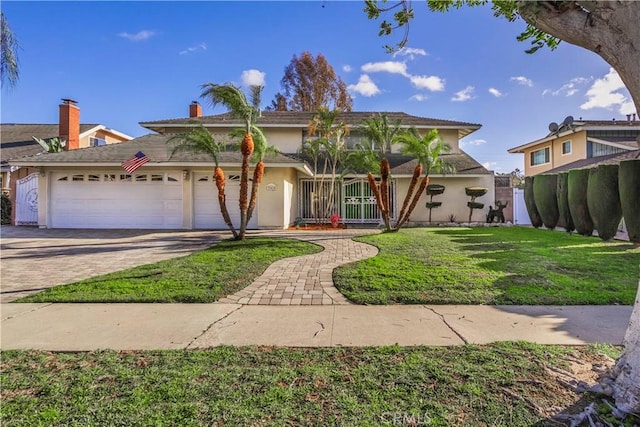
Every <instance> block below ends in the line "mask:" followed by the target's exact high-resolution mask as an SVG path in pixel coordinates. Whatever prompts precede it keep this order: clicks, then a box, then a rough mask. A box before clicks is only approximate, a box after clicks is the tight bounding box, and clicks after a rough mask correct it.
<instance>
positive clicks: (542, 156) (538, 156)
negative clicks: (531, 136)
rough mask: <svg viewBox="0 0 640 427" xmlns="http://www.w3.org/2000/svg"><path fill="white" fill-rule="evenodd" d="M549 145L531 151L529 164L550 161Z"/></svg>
mask: <svg viewBox="0 0 640 427" xmlns="http://www.w3.org/2000/svg"><path fill="white" fill-rule="evenodd" d="M549 151H550V150H549V147H545V148H542V149H540V150H536V151H532V152H531V166H537V165H543V164H545V163H549V162H550V161H551V158H550V155H549Z"/></svg>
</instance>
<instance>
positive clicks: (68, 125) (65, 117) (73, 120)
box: [58, 98, 80, 150]
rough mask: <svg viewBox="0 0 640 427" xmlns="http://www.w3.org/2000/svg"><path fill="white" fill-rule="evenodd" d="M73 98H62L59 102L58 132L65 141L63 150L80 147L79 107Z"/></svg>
mask: <svg viewBox="0 0 640 427" xmlns="http://www.w3.org/2000/svg"><path fill="white" fill-rule="evenodd" d="M76 104H77V102H76V101H74V100H73V99H69V98H63V99H62V104H60V122H59V124H58V134H59V136H60V139H64V140H65V141H67V145H66V146H65V150H75V149H78V148H80V109H79V108H78V107H77V106H76Z"/></svg>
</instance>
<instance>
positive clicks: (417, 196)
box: [395, 175, 429, 231]
mask: <svg viewBox="0 0 640 427" xmlns="http://www.w3.org/2000/svg"><path fill="white" fill-rule="evenodd" d="M427 185H429V176H428V175H427V176H425V177H424V178H422V181H421V182H420V187H418V191H417V192H416V194H415V195H414V196H413V200H412V201H411V205H409V209H407V213H405V215H404V217H403V218H400V219H399V220H398V222H397V223H396V228H395V231H398V230H399V229H400V227H402V226H403V225H404V223H405V222H407V220H408V219H409V217H410V216H411V213H412V212H413V210H414V209H415V208H416V205H417V204H418V200H420V196H422V193H424V191H425V189H426V188H427Z"/></svg>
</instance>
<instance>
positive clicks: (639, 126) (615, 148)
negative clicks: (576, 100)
mask: <svg viewBox="0 0 640 427" xmlns="http://www.w3.org/2000/svg"><path fill="white" fill-rule="evenodd" d="M567 119H568V120H565V122H563V123H562V124H560V125H557V124H555V123H552V124H550V125H549V130H550V133H549V134H548V135H547V136H545V137H544V138H541V139H537V140H535V141H532V142H528V143H526V144H523V145H520V146H518V147H514V148H511V149H509V150H508V151H509V153H512V154H516V153H522V154H524V173H525V175H526V176H533V175H538V174H541V173H547V172H551V171H558V169H559V168H563V170H569V169H576V168H584V167H589V165H591V164H595V163H598V162H599V161H600V160H602V159H604V158H615V157H616V156H619V155H621V156H622V157H624V156H626V155H628V154H629V152H633V151H635V150H638V149H639V148H640V120H636V115H635V114H633V115H627V120H626V121H624V120H622V121H619V120H606V121H604V120H575V121H573V120H572V119H571V118H570V117H569V118H567ZM601 158H602V159H601Z"/></svg>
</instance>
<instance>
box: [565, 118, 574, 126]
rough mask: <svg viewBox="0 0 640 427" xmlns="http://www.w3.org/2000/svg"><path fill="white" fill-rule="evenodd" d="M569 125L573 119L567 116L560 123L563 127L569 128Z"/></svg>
mask: <svg viewBox="0 0 640 427" xmlns="http://www.w3.org/2000/svg"><path fill="white" fill-rule="evenodd" d="M571 123H573V117H572V116H567V117H565V119H564V120H563V121H562V124H563V125H565V126H571Z"/></svg>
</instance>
